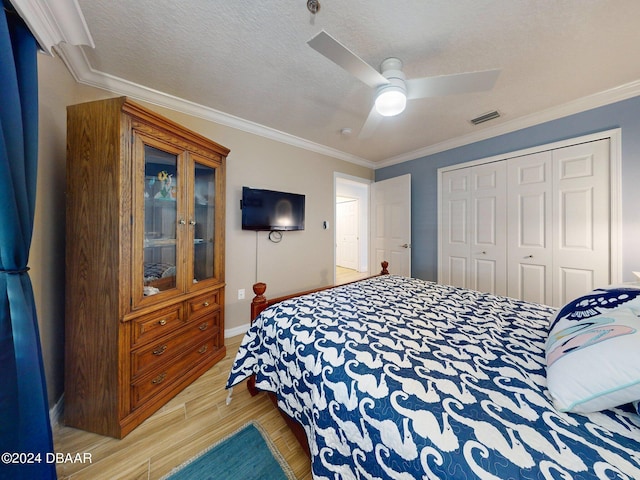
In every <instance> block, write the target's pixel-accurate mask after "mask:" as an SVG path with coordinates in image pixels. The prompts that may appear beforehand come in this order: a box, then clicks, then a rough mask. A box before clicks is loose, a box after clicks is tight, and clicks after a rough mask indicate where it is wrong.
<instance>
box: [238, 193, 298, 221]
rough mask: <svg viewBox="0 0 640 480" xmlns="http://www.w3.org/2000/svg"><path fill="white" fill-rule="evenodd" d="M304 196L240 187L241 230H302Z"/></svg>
mask: <svg viewBox="0 0 640 480" xmlns="http://www.w3.org/2000/svg"><path fill="white" fill-rule="evenodd" d="M304 200H305V196H304V195H300V194H297V193H285V192H275V191H273V190H263V189H258V188H250V187H242V204H241V208H242V229H243V230H268V231H272V230H304Z"/></svg>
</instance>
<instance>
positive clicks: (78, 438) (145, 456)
mask: <svg viewBox="0 0 640 480" xmlns="http://www.w3.org/2000/svg"><path fill="white" fill-rule="evenodd" d="M241 340H242V335H240V336H237V337H233V338H227V339H226V345H227V356H226V357H225V358H224V359H223V360H221V361H220V362H219V363H218V364H216V365H215V366H213V367H212V368H211V369H210V370H209V371H207V372H206V373H205V374H204V375H202V376H201V377H200V378H199V379H198V380H196V381H195V382H194V383H193V384H191V385H190V386H189V387H187V388H186V389H185V390H183V391H182V392H181V393H179V394H178V395H177V396H176V397H175V398H173V399H172V400H171V401H170V402H169V403H167V404H166V405H165V406H164V407H163V408H162V409H160V410H159V411H158V412H156V413H155V414H154V415H153V416H152V417H150V418H149V419H148V420H147V421H145V422H144V423H143V424H142V425H140V426H139V427H138V428H136V429H135V430H134V431H133V432H131V433H130V434H129V435H128V436H126V437H125V438H123V439H122V440H116V439H113V438H110V437H103V436H101V435H97V434H94V433H89V432H85V431H83V430H78V429H75V428H71V427H65V426H56V427H55V428H54V432H53V433H54V448H55V451H56V453H64V454H72V455H75V454H76V453H80V454H84V453H90V454H91V460H92V463H90V464H87V463H85V464H83V463H77V464H71V463H67V464H58V465H57V471H58V478H59V479H60V480H63V479H72V480H80V479H91V480H99V479H109V480H113V479H123V480H124V479H126V480H130V479H135V480H145V479H147V480H153V479H157V478H160V477H161V476H163V475H165V474H166V473H168V472H169V471H171V470H172V469H173V468H174V467H176V466H177V465H180V464H181V463H183V462H184V461H186V460H188V459H189V458H191V457H193V456H194V455H196V454H197V453H199V452H200V451H202V450H204V449H206V448H207V447H209V446H210V445H212V444H213V443H215V442H217V441H218V440H220V439H223V438H224V437H226V436H227V435H229V434H230V433H232V432H234V431H235V430H237V429H238V428H240V427H241V426H243V425H244V424H246V423H247V422H248V421H250V420H255V421H257V422H259V423H260V424H261V425H262V426H263V427H264V429H265V430H266V431H267V432H268V434H269V437H270V438H271V440H272V441H273V443H275V445H276V447H277V448H278V450H279V451H280V453H282V455H283V456H284V458H285V459H286V460H287V462H288V463H289V465H290V466H291V468H292V469H293V471H294V473H295V475H296V477H297V478H298V479H300V480H310V479H311V470H310V464H309V459H308V458H307V456H306V455H305V453H304V452H303V450H302V448H301V447H300V445H299V444H298V442H297V440H296V439H295V437H294V436H293V434H292V433H291V431H290V430H289V427H287V425H286V423H285V422H284V420H283V419H282V417H281V416H280V414H279V413H278V411H277V410H276V408H275V407H274V406H273V404H272V403H271V401H270V400H269V398H268V397H267V396H266V394H265V393H260V394H259V395H257V396H256V397H251V396H250V395H249V393H248V391H247V388H246V385H245V383H244V382H243V383H241V384H240V385H238V386H236V387H235V389H234V394H233V401H232V402H231V404H230V405H226V402H225V400H226V397H227V390H225V389H224V386H225V382H226V380H227V376H228V374H229V370H230V368H231V363H232V361H233V359H234V358H235V355H236V352H237V350H238V347H239V346H240V342H241ZM244 454H250V452H246V453H244Z"/></svg>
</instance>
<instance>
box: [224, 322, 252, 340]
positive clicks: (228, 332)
mask: <svg viewBox="0 0 640 480" xmlns="http://www.w3.org/2000/svg"><path fill="white" fill-rule="evenodd" d="M250 326H251V324H250V323H247V324H245V325H241V326H239V327H235V328H230V329H225V331H224V338H229V337H235V336H236V335H242V334H244V333H247V331H248V330H249V327H250Z"/></svg>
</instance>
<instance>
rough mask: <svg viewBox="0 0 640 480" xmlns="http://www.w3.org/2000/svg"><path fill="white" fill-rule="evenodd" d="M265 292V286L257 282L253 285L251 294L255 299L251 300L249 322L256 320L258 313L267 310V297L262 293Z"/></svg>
mask: <svg viewBox="0 0 640 480" xmlns="http://www.w3.org/2000/svg"><path fill="white" fill-rule="evenodd" d="M266 290H267V284H266V283H262V282H258V283H254V284H253V293H255V295H256V296H255V297H253V300H251V322H252V323H253V321H254V320H255V319H256V317H257V316H258V315H260V312H261V311H262V310H264V309H265V308H267V297H265V296H264V292H265V291H266Z"/></svg>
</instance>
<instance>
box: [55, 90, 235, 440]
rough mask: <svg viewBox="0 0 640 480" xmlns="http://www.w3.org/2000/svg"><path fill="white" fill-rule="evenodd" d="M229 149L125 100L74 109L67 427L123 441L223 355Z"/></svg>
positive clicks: (70, 128) (70, 117)
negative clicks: (226, 184) (227, 164)
mask: <svg viewBox="0 0 640 480" xmlns="http://www.w3.org/2000/svg"><path fill="white" fill-rule="evenodd" d="M228 153H229V150H228V149H227V148H225V147H223V146H221V145H218V144H217V143H215V142H213V141H211V140H209V139H207V138H205V137H203V136H202V135H199V134H197V133H194V132H192V131H189V130H187V129H186V128H183V127H182V126H180V125H178V124H177V123H175V122H172V121H170V120H168V119H166V118H164V117H162V116H160V115H158V114H156V113H154V112H153V111H151V110H149V109H147V108H144V107H142V106H140V105H138V104H136V103H134V102H132V101H130V100H129V99H127V98H125V97H121V98H112V99H108V100H101V101H95V102H89V103H84V104H80V105H74V106H70V107H68V108H67V192H66V193H67V197H66V205H67V207H66V213H67V216H66V314H65V315H66V318H65V353H66V358H65V396H64V398H65V414H64V418H65V423H66V424H67V425H69V426H72V427H77V428H81V429H84V430H89V431H92V432H96V433H99V434H103V435H109V436H112V437H116V438H122V437H124V436H125V435H127V434H128V433H129V432H130V431H131V430H133V429H134V428H135V427H136V426H137V425H139V424H140V423H141V422H142V421H143V420H144V419H146V418H147V417H149V416H150V415H151V414H152V413H153V412H155V411H156V410H158V409H159V408H160V407H161V406H162V405H164V404H165V403H166V402H167V401H168V400H169V399H171V398H172V397H173V396H175V395H176V394H177V393H178V392H180V391H181V390H182V389H184V388H185V387H186V386H187V385H189V384H190V383H191V382H193V381H194V380H195V379H196V378H197V377H199V376H200V375H201V374H202V373H204V372H205V371H206V370H207V369H209V368H210V367H211V366H212V365H213V364H215V363H216V362H218V361H219V360H221V359H222V358H224V356H225V353H226V351H225V345H224V285H225V283H224V240H225V235H224V223H225V220H224V218H225V160H226V156H227V155H228Z"/></svg>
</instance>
